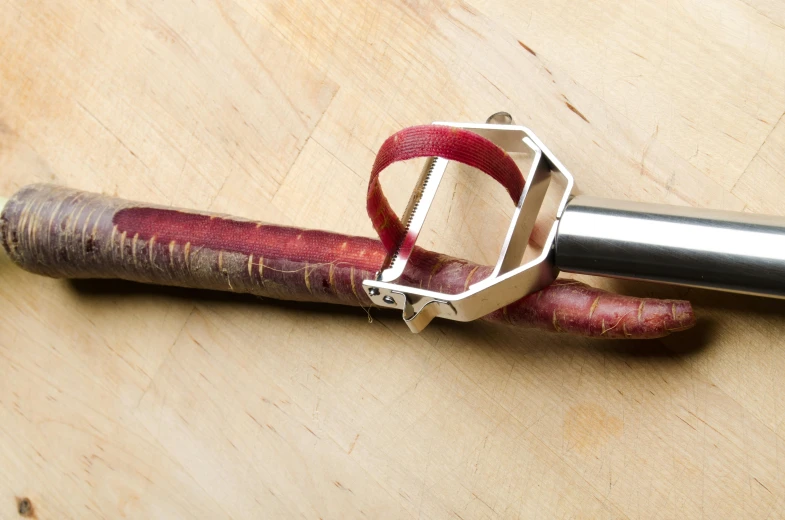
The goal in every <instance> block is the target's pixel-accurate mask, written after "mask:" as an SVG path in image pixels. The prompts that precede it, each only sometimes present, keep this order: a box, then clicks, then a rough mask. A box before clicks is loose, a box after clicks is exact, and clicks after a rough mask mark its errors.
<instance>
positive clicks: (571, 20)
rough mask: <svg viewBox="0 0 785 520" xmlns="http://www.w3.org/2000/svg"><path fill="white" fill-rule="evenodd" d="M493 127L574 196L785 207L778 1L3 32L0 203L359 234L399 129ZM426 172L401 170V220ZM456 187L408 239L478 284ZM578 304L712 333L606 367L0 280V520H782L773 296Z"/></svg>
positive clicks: (447, 1)
mask: <svg viewBox="0 0 785 520" xmlns="http://www.w3.org/2000/svg"><path fill="white" fill-rule="evenodd" d="M498 110H507V111H509V112H511V113H512V114H513V115H514V116H515V118H516V120H517V122H519V123H522V124H526V125H527V126H529V127H531V128H533V129H534V130H535V131H536V132H537V133H538V135H539V136H540V137H541V138H542V139H543V140H544V141H545V142H547V143H548V145H549V147H550V148H551V149H552V150H553V151H554V152H555V153H556V154H557V156H558V157H559V158H560V159H561V160H562V162H564V163H565V164H566V165H567V166H568V167H569V168H570V169H571V170H572V172H573V173H574V174H575V176H576V177H577V179H578V185H579V188H580V190H581V191H582V192H584V193H591V194H597V195H606V196H611V197H618V198H628V199H633V200H646V201H654V202H667V203H673V204H685V205H693V206H699V207H712V208H727V209H732V210H745V211H755V212H767V213H775V214H777V213H779V214H785V208H784V207H783V205H782V200H783V198H782V197H783V195H782V194H783V193H785V120H784V119H783V114H784V113H785V4H783V3H782V2H779V1H776V0H714V1H712V2H705V1H700V0H681V1H668V0H659V1H655V0H644V1H641V2H614V1H611V0H596V1H593V2H580V1H570V0H553V1H550V2H541V1H533V0H523V1H521V0H494V1H491V0H463V1H461V0H455V1H452V0H442V1H439V2H425V1H420V0H393V1H389V2H375V1H372V0H366V1H364V2H346V1H343V0H324V1H321V2H307V3H306V2H291V1H288V0H270V1H266V2H265V1H260V0H214V1H202V0H196V1H194V2H164V1H160V0H159V1H143V0H127V1H124V2H95V1H88V0H71V1H65V0H51V1H40V0H39V1H36V0H28V1H20V0H8V1H5V2H2V9H1V10H0V194H5V195H6V196H8V195H10V194H11V193H13V192H14V191H15V190H16V189H17V188H19V187H21V186H22V185H24V184H27V183H30V182H35V181H49V182H56V183H61V184H64V185H68V186H72V187H76V188H83V189H88V190H93V191H101V192H104V193H108V194H116V195H119V196H122V197H125V198H131V199H138V200H144V201H150V202H154V203H163V204H172V205H175V206H185V207H193V208H199V209H210V210H214V211H219V212H227V213H232V214H236V215H241V216H244V217H249V218H257V219H263V220H266V221H269V222H275V223H281V224H296V225H300V226H308V227H316V228H323V229H331V230H337V231H342V232H349V233H356V234H364V235H369V236H370V235H372V232H373V230H372V228H371V226H370V223H369V221H368V219H367V218H366V216H365V211H364V191H365V187H366V182H367V175H368V171H369V168H370V165H371V163H372V160H373V157H374V153H375V150H376V149H377V148H378V146H379V145H380V144H381V142H382V141H383V139H384V138H385V137H387V136H388V135H389V134H391V133H392V132H394V131H396V130H398V129H400V128H402V127H404V126H408V125H412V124H419V123H426V122H430V121H433V120H458V121H482V120H484V119H485V117H486V116H487V115H489V114H491V113H493V112H496V111H498ZM417 169H418V167H417V165H410V167H408V168H407V167H400V168H398V169H396V170H395V171H393V172H391V173H390V174H389V176H388V178H387V182H386V185H387V186H388V187H387V192H388V194H389V195H390V197H391V199H392V200H393V201H394V202H395V204H396V205H397V206H396V207H398V208H401V207H402V206H403V205H405V202H406V199H407V197H408V193H409V190H410V188H411V183H412V182H413V179H414V178H415V177H416V175H417ZM394 175H399V176H400V178H402V179H403V180H402V181H399V180H395V179H394ZM448 177H449V178H448V179H447V180H446V186H445V187H444V188H443V192H445V191H446V195H445V196H444V199H445V200H442V201H441V202H440V206H439V208H438V211H437V212H435V213H436V214H434V215H433V218H431V219H430V220H429V224H428V225H429V227H428V229H426V235H425V236H424V237H423V239H424V241H425V242H426V244H429V245H431V246H433V247H434V248H437V249H440V250H443V251H449V252H452V253H459V254H462V255H465V256H468V257H470V258H473V259H475V260H483V261H486V262H493V261H494V259H495V255H496V253H497V250H498V244H499V243H500V241H501V235H502V233H503V230H504V226H505V219H506V218H508V215H509V210H510V208H508V207H507V206H509V203H508V202H507V200H506V199H505V198H504V196H503V193H502V192H500V191H499V188H498V187H495V186H491V185H490V184H488V183H486V182H483V181H480V180H478V177H477V176H476V175H475V176H473V175H472V174H471V172H464V171H457V172H456V173H452V174H450V175H449V176H448ZM391 179H392V180H391ZM495 190H496V191H495ZM441 196H442V194H440V197H441ZM591 281H592V282H593V283H595V284H599V285H603V286H606V287H609V288H613V289H616V290H618V291H623V292H627V293H630V294H636V295H650V296H670V297H672V296H678V297H684V298H689V299H691V300H692V301H693V302H694V304H695V306H696V309H697V312H698V313H699V317H700V320H701V321H700V323H701V324H700V326H699V327H698V328H697V329H695V330H693V331H690V332H687V333H682V334H678V335H675V336H672V337H670V338H667V339H665V340H662V341H653V342H633V343H613V344H608V343H603V342H599V341H588V340H583V339H576V338H570V337H563V336H558V335H549V334H545V333H533V332H527V331H513V330H508V329H505V328H496V327H493V326H489V325H483V324H453V323H445V322H438V323H434V324H433V325H432V326H431V327H429V328H428V329H427V330H426V331H425V332H424V333H423V334H421V335H412V334H410V333H409V332H408V329H406V327H405V326H404V324H403V323H402V322H401V321H400V317H399V316H397V315H394V314H380V313H374V314H373V321H372V323H370V322H369V317H368V315H366V313H365V312H363V311H362V310H346V309H335V308H326V307H317V306H298V305H291V304H289V305H283V304H279V303H276V302H273V301H257V300H253V299H243V298H233V297H225V296H221V295H212V294H206V293H192V292H187V291H175V290H162V289H155V288H147V287H141V286H134V285H130V284H120V283H89V282H88V283H80V284H72V283H69V282H65V281H60V280H51V279H46V278H40V277H36V276H33V275H29V274H27V273H24V272H22V271H20V270H18V269H16V268H15V267H14V266H12V265H10V264H9V263H8V261H7V260H3V261H2V263H0V285H1V286H2V290H0V518H10V519H12V518H17V517H18V516H19V515H20V513H21V514H24V515H27V516H30V517H36V518H42V519H43V518H301V517H302V518H312V519H318V518H324V519H327V518H361V517H368V518H375V517H377V518H378V517H384V518H432V519H440V518H459V519H464V520H468V519H470V518H554V517H569V518H573V517H581V518H688V517H689V518H782V517H785V458H784V459H780V448H783V449H784V450H785V429H784V428H785V426H783V421H785V399H783V395H785V377H783V374H785V348H782V347H783V346H785V340H783V337H784V336H785V320H784V319H783V318H785V304H783V303H782V302H774V301H766V300H759V299H755V298H748V297H741V296H728V295H716V294H712V293H709V292H704V291H697V290H687V289H673V288H667V287H660V286H655V285H650V284H641V283H629V282H616V281H603V280H597V279H594V280H591ZM783 453H785V451H783Z"/></svg>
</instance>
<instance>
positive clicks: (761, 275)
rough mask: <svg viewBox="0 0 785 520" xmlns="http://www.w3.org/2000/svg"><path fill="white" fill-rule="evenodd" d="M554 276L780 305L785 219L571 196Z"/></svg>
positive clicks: (558, 241) (561, 225)
mask: <svg viewBox="0 0 785 520" xmlns="http://www.w3.org/2000/svg"><path fill="white" fill-rule="evenodd" d="M555 263H556V266H557V267H558V268H559V269H561V270H562V271H567V272H572V273H582V274H593V275H600V276H610V277H616V278H631V279H638V280H647V281H654V282H663V283H669V284H679V285H687V286H692V287H701V288H706V289H718V290H722V291H731V292H738V293H746V294H754V295H759V296H769V297H774V298H785V217H777V216H770V215H755V214H752V213H736V212H731V211H714V210H705V209H698V208H691V207H680V206H669V205H664V204H648V203H639V202H630V201H620V200H612V199H603V198H597V197H589V196H577V197H575V198H574V199H572V200H571V201H570V202H569V204H568V205H567V206H566V208H565V210H564V213H563V214H562V217H561V220H560V223H559V228H558V233H557V235H556V241H555Z"/></svg>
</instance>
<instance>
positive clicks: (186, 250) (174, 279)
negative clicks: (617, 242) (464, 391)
mask: <svg viewBox="0 0 785 520" xmlns="http://www.w3.org/2000/svg"><path fill="white" fill-rule="evenodd" d="M0 240H1V241H2V244H3V248H4V249H5V250H6V252H7V253H8V254H9V256H10V257H11V259H12V260H13V261H14V262H15V263H16V264H17V265H19V266H20V267H22V268H24V269H26V270H28V271H30V272H34V273H38V274H43V275H47V276H52V277H56V278H121V279H125V280H131V281H137V282H143V283H155V284H163V285H175V286H181V287H194V288H202V289H213V290H224V291H234V292H238V293H250V294H255V295H258V296H263V297H269V298H276V299H285V300H296V301H315V302H324V303H334V304H343V305H361V306H363V307H369V306H371V305H372V303H371V301H370V299H369V298H368V297H367V295H366V294H365V292H364V290H363V287H362V281H363V280H365V279H369V278H373V277H374V276H375V273H376V271H377V269H378V268H379V267H380V266H381V264H382V262H383V260H384V257H385V256H386V250H385V248H384V246H383V245H382V243H381V242H379V241H378V240H373V239H370V238H364V237H353V236H347V235H341V234H337V233H330V232H326V231H317V230H305V229H299V228H293V227H285V226H276V225H270V224H264V223H260V222H254V221H249V220H243V219H239V218H234V217H227V216H220V215H211V214H206V213H197V212H193V211H184V210H176V209H171V208H163V207H155V206H151V205H147V204H141V203H136V202H130V201H126V200H122V199H118V198H112V197H106V196H103V195H98V194H93V193H87V192H81V191H76V190H70V189H66V188H62V187H57V186H52V185H32V186H27V187H25V188H22V189H21V190H20V191H18V192H17V193H16V194H15V195H14V196H13V197H12V198H11V199H9V201H8V203H7V204H6V206H5V207H4V209H3V212H2V215H0ZM491 271H492V268H491V267H489V266H482V265H477V264H474V263H472V262H468V261H465V260H461V259H457V258H453V257H449V256H446V255H441V254H438V253H433V252H430V251H425V250H423V249H419V248H418V249H416V250H415V253H414V254H413V256H412V258H411V260H410V262H409V265H408V267H407V269H406V271H405V273H404V275H403V278H404V282H405V283H406V284H407V285H412V286H422V287H424V288H430V289H434V290H438V291H441V292H446V293H453V294H455V293H459V292H462V291H464V290H465V289H466V288H467V287H468V286H469V285H470V284H471V283H474V282H477V281H479V280H482V279H483V278H485V277H487V276H488V275H489V274H490V273H491ZM484 319H485V320H487V321H491V322H499V323H506V324H509V325H513V326H517V327H534V328H539V329H543V330H549V331H552V332H561V333H570V334H578V335H583V336H590V337H602V338H614V339H615V338H639V339H640V338H656V337H661V336H665V335H667V334H669V333H670V332H673V331H677V330H684V329H686V328H689V327H691V326H692V325H694V323H695V315H694V313H693V310H692V307H691V305H690V303H689V302H686V301H681V300H656V299H641V298H634V297H629V296H621V295H616V294H612V293H608V292H605V291H602V290H600V289H596V288H592V287H589V286H588V285H586V284H583V283H580V282H576V281H574V280H557V281H556V282H555V283H554V284H553V285H551V286H549V287H547V288H545V289H543V290H542V291H539V292H538V293H534V294H531V295H529V296H526V297H524V298H521V299H520V300H518V301H516V302H514V303H512V304H510V305H508V306H507V307H505V308H503V309H500V310H498V311H495V312H493V313H491V314H489V315H487V316H485V317H484Z"/></svg>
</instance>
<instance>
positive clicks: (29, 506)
mask: <svg viewBox="0 0 785 520" xmlns="http://www.w3.org/2000/svg"><path fill="white" fill-rule="evenodd" d="M16 510H17V511H18V512H19V516H24V517H26V518H33V515H34V514H35V511H34V510H33V503H32V502H31V501H30V499H29V498H27V497H23V498H17V499H16Z"/></svg>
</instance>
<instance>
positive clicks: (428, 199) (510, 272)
mask: <svg viewBox="0 0 785 520" xmlns="http://www.w3.org/2000/svg"><path fill="white" fill-rule="evenodd" d="M434 124H436V125H445V126H452V127H456V128H463V129H466V130H470V131H472V132H475V133H477V134H479V135H481V136H483V137H485V138H486V139H488V140H490V141H492V142H493V143H494V144H496V145H497V146H499V147H500V148H502V149H503V150H505V151H506V152H508V153H514V152H530V153H533V161H532V165H531V169H530V171H529V175H528V178H527V182H526V186H525V188H524V191H523V193H522V194H521V197H520V199H519V200H518V205H517V207H516V209H515V212H514V214H513V216H512V221H511V222H510V226H509V229H508V230H507V235H506V237H505V240H504V245H503V246H502V249H501V253H500V255H499V260H498V261H497V262H496V266H495V268H494V270H493V272H492V273H491V275H490V276H489V277H488V278H486V279H485V280H482V281H480V282H478V283H475V284H473V285H471V286H470V287H469V289H468V290H467V291H465V292H462V293H460V294H444V293H441V292H436V291H430V290H424V289H419V288H416V287H409V286H405V285H401V284H399V283H396V281H397V280H398V278H399V277H400V276H401V274H402V273H403V271H404V268H405V267H406V264H407V262H408V261H409V256H410V255H411V252H412V250H413V248H414V244H415V242H416V241H417V237H418V236H419V234H420V230H421V229H422V226H423V223H424V222H425V217H426V216H427V214H428V210H429V209H430V207H431V204H432V203H433V199H434V196H435V195H436V191H437V189H438V187H439V183H440V182H441V179H442V177H443V176H444V172H445V170H446V168H447V164H448V162H449V161H447V160H446V159H443V158H440V157H434V158H431V159H430V160H429V161H428V162H427V163H426V165H425V168H424V169H423V173H422V175H421V176H420V179H419V182H418V184H417V187H416V188H415V190H414V193H413V194H412V197H411V199H410V200H409V205H408V207H407V208H406V211H405V212H404V215H403V219H402V221H403V222H405V223H406V229H405V237H404V239H403V243H402V244H401V245H400V247H399V248H398V251H397V252H395V253H393V254H392V255H388V258H387V260H386V261H385V264H384V265H387V266H389V267H387V268H386V269H384V270H382V271H381V272H380V273H379V274H378V275H377V278H376V280H365V281H364V282H363V287H364V289H365V291H366V292H367V293H368V296H369V297H370V298H371V300H372V301H373V303H374V304H376V305H378V306H380V307H387V308H398V309H401V310H402V311H403V319H404V321H405V322H406V324H407V325H408V326H409V328H410V329H411V330H412V332H420V331H422V330H423V329H424V328H425V327H426V326H427V325H428V324H429V323H430V322H431V320H432V319H433V318H435V317H437V316H438V317H442V318H448V319H452V320H457V321H472V320H475V319H477V318H480V317H482V316H484V315H486V314H488V313H490V312H493V311H495V310H497V309H499V308H501V307H504V306H505V305H508V304H510V303H512V302H514V301H515V300H517V299H519V298H521V297H522V296H524V295H526V294H529V293H532V292H534V291H537V290H539V289H542V288H543V287H545V286H547V285H549V284H550V283H551V282H553V280H554V279H555V278H556V276H557V274H558V270H557V269H556V267H555V265H554V260H553V244H554V240H555V238H556V231H557V229H558V221H559V218H560V217H561V215H562V213H563V211H564V208H565V206H566V205H567V201H568V200H569V196H570V193H571V191H572V187H573V184H574V181H573V177H572V175H571V174H570V173H569V172H568V171H567V169H566V168H565V167H564V165H562V164H561V163H560V162H559V160H558V159H556V157H554V155H553V154H552V153H551V152H550V150H548V148H547V147H546V146H545V145H544V144H543V143H542V141H540V139H538V138H537V136H536V135H534V133H533V132H532V131H531V130H529V129H528V128H526V127H523V126H516V125H511V124H467V123H434ZM553 175H561V176H562V177H563V180H564V181H565V185H566V187H565V191H564V194H563V195H562V198H561V203H560V204H559V207H558V210H557V213H556V218H555V220H554V222H553V224H552V226H551V230H550V233H549V234H548V238H547V240H546V242H545V244H544V247H543V250H542V253H541V254H540V255H539V256H538V257H537V258H535V259H534V260H532V261H530V262H527V263H526V264H524V265H520V263H521V260H522V259H523V255H524V252H525V251H526V246H527V244H528V241H529V236H530V235H531V232H532V230H533V228H534V223H535V221H536V220H537V215H538V214H539V213H540V209H541V208H542V204H543V200H544V198H545V193H546V192H547V191H548V186H549V185H550V183H551V179H552V176H553Z"/></svg>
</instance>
